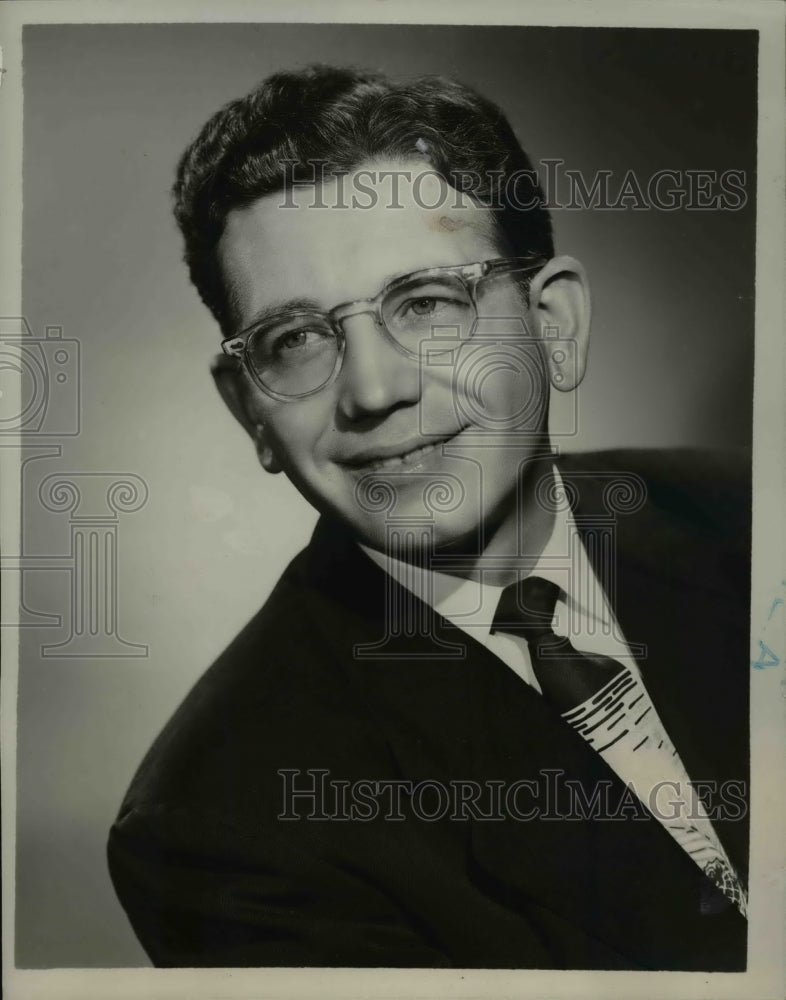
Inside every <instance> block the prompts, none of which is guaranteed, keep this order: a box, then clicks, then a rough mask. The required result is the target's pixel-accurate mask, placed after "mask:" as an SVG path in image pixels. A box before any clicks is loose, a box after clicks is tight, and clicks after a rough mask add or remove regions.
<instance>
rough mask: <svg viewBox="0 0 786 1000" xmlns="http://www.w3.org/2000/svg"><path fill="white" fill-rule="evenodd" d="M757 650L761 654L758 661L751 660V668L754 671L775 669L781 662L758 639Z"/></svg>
mask: <svg viewBox="0 0 786 1000" xmlns="http://www.w3.org/2000/svg"><path fill="white" fill-rule="evenodd" d="M759 648H760V649H761V653H760V654H759V658H758V660H751V666H752V667H753V668H754V669H755V670H764V669H765V667H777V666H778V664H779V663H780V662H781V661H780V657H779V656H777V655H776V654H775V653H773V651H772V650H771V649H770V647H769V646H767V645H766V644H765V643H763V642H762V641H761V639H759Z"/></svg>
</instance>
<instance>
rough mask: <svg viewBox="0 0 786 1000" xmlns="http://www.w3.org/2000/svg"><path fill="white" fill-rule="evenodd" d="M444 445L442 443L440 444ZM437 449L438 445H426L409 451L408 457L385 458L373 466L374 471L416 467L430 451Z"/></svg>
mask: <svg viewBox="0 0 786 1000" xmlns="http://www.w3.org/2000/svg"><path fill="white" fill-rule="evenodd" d="M438 443H439V444H442V442H441V441H440V442H438ZM436 447H437V445H436V444H426V445H423V446H422V447H420V448H415V449H414V450H413V451H408V452H407V453H406V455H394V456H393V457H392V458H383V459H380V460H379V461H377V462H374V463H373V464H372V468H374V469H395V468H400V467H401V466H402V465H415V464H416V463H417V462H419V461H420V459H421V458H422V457H423V456H424V455H427V454H428V453H429V452H430V451H433V450H434V449H435V448H436Z"/></svg>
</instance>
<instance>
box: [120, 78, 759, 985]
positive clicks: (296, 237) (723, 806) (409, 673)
mask: <svg viewBox="0 0 786 1000" xmlns="http://www.w3.org/2000/svg"><path fill="white" fill-rule="evenodd" d="M175 195H176V215H177V219H178V222H179V224H180V227H181V230H182V232H183V234H184V237H185V244H186V260H187V263H188V265H189V268H190V274H191V277H192V280H193V282H194V284H195V285H196V287H197V289H198V290H199V292H200V294H201V296H202V298H203V300H204V301H205V303H206V304H207V305H208V307H209V308H210V310H211V311H212V313H213V315H214V316H215V317H216V319H217V321H218V323H219V325H220V327H221V329H222V332H223V335H224V341H223V347H224V354H223V355H222V358H221V359H220V361H218V362H217V363H216V366H215V370H214V375H215V378H216V382H217V385H218V388H219V391H220V392H221V394H222V396H223V398H224V399H225V401H226V402H227V404H228V406H229V407H230V409H231V410H232V412H233V413H234V415H235V416H236V417H237V419H238V420H239V422H240V423H241V424H242V426H243V427H244V428H245V429H246V431H247V432H248V433H249V435H250V436H251V438H252V439H253V441H254V445H255V448H256V451H257V454H258V457H259V461H260V462H261V464H262V466H263V468H264V469H265V470H267V471H268V472H271V473H276V472H281V471H283V472H285V473H286V475H287V476H288V478H289V479H290V480H291V481H292V482H293V484H294V485H295V486H296V487H297V489H298V490H299V491H300V492H301V493H302V494H303V495H304V496H305V497H306V498H307V499H308V500H309V501H310V502H311V503H312V504H313V505H314V506H315V507H316V508H317V510H318V511H319V512H320V513H321V515H322V518H321V520H320V523H319V525H318V527H317V529H316V531H315V534H314V537H313V538H312V540H311V543H310V544H309V546H308V548H307V549H305V550H304V552H302V553H301V554H300V555H299V556H298V557H297V558H296V559H295V560H294V561H293V562H292V564H291V565H290V567H289V568H288V569H287V571H286V572H285V573H284V575H283V577H282V578H281V580H280V581H279V583H278V585H277V586H276V588H275V589H274V591H273V593H272V594H271V596H270V598H269V600H268V601H267V603H266V604H265V606H264V607H263V608H262V610H261V611H260V612H259V613H258V614H257V615H256V616H255V617H254V618H253V619H252V621H251V622H250V623H249V624H248V626H247V627H246V628H245V629H244V630H243V631H242V632H241V634H240V635H239V636H238V637H237V638H236V639H235V640H234V642H233V643H232V644H231V645H230V646H229V648H228V649H227V650H226V652H225V653H224V654H223V655H222V656H221V657H220V658H219V660H218V661H217V662H216V663H215V664H214V665H213V666H212V667H211V668H210V670H208V672H207V673H206V674H205V675H204V676H203V677H202V678H201V679H200V681H199V682H198V683H197V685H196V686H195V688H194V689H193V691H192V692H191V693H190V695H189V696H188V698H187V699H186V701H185V702H184V703H183V705H181V707H180V708H179V710H178V711H177V712H176V714H175V715H174V717H173V719H172V720H171V721H170V723H169V724H168V725H167V726H166V728H165V729H164V731H163V733H162V734H161V735H160V736H159V738H158V739H157V741H156V742H155V744H154V746H153V747H152V748H151V750H150V751H149V753H148V755H147V757H146V758H145V761H144V762H143V764H142V766H141V768H140V770H139V772H138V773H137V775H136V777H135V779H134V781H133V783H132V785H131V788H130V789H129V792H128V794H127V796H126V799H125V802H124V804H123V806H122V809H121V812H120V815H119V817H118V820H117V822H116V823H115V825H114V827H113V830H112V834H111V838H110V845H109V860H110V868H111V872H112V876H113V879H114V882H115V886H116V888H117V891H118V893H119V896H120V898H121V900H122V902H123V905H124V906H125V908H126V910H127V912H128V914H129V917H130V919H131V921H132V924H133V926H134V928H135V930H136V932H137V934H138V936H139V938H140V940H141V942H142V944H143V945H144V947H145V948H146V949H147V951H148V953H149V954H150V956H151V958H152V960H153V961H154V962H155V963H156V964H159V965H179V966H195V965H217V966H227V967H231V966H255V965H258V966H264V965H292V966H299V965H317V966H319V965H323V966H342V965H344V966H434V967H439V966H443V967H444V966H457V967H500V968H583V969H599V968H600V969H694V970H695V969H702V970H710V969H712V970H729V971H731V970H739V969H744V968H745V954H746V951H745V949H746V933H745V926H746V925H745V912H746V888H745V878H744V869H745V866H746V856H747V832H746V830H747V828H746V823H745V815H746V804H745V795H746V790H747V710H746V703H747V702H746V700H747V670H746V666H747V616H748V607H747V601H748V585H749V580H748V542H747V539H748V529H749V506H748V503H747V499H746V489H745V486H744V485H742V486H741V485H740V477H739V476H735V475H733V474H732V473H730V472H729V471H727V470H726V469H725V468H724V466H723V463H720V462H719V461H718V460H717V459H716V460H711V459H707V458H702V459H701V460H700V458H699V456H696V455H693V454H683V455H671V456H661V455H657V454H647V455H635V454H622V453H617V454H605V455H594V456H559V455H558V454H557V453H556V451H555V449H554V448H553V447H552V446H551V444H550V443H549V435H548V409H549V407H548V401H549V394H550V392H551V391H552V390H556V391H559V392H570V391H572V390H574V389H575V388H576V386H577V385H578V384H579V382H580V381H581V377H582V375H583V372H584V366H585V360H586V351H587V340H588V333H589V319H590V298H589V291H588V285H587V279H586V275H585V272H584V270H583V268H582V267H581V265H580V264H579V263H578V262H577V261H575V260H573V259H572V258H570V257H566V256H555V254H554V248H553V245H552V237H551V227H550V221H549V218H548V214H547V212H546V211H545V209H544V208H543V206H542V203H541V200H540V198H539V190H538V188H537V183H536V179H535V177H534V174H533V171H532V168H531V164H530V162H529V160H528V159H527V157H526V155H525V154H524V153H523V151H522V150H521V148H520V146H519V144H518V141H517V140H516V138H515V136H514V135H513V133H512V131H511V129H510V127H509V126H508V124H507V122H506V121H505V119H504V117H503V116H502V114H501V113H500V111H499V109H497V108H496V107H495V106H494V105H492V104H490V103H489V102H487V101H485V100H484V99H482V98H480V97H478V96H477V95H476V94H474V93H473V92H471V91H469V90H468V89H466V88H464V87H462V86H460V85H458V84H455V83H451V82H449V81H446V80H442V79H436V78H434V79H426V80H419V81H415V82H414V83H411V84H394V83H392V82H390V81H388V80H386V79H384V78H381V77H378V76H374V75H366V74H359V73H355V72H351V71H344V70H335V69H329V68H315V69H311V70H308V71H304V72H301V73H291V74H278V75H276V76H273V77H271V78H270V79H268V80H267V81H265V82H264V83H263V84H262V85H261V86H260V87H259V88H257V89H256V90H255V91H254V92H252V94H250V95H249V96H248V97H246V98H244V99H243V100H239V101H236V102H234V103H232V104H230V105H228V106H227V107H226V108H224V109H223V110H222V111H220V112H219V113H218V114H217V115H216V116H214V118H213V119H211V121H209V122H208V124H207V125H206V126H205V128H204V129H203V131H202V133H201V134H200V135H199V137H198V138H197V139H196V140H195V142H194V143H193V144H192V145H191V147H190V148H189V149H188V150H187V151H186V153H185V154H184V156H183V158H182V160H181V163H180V167H179V173H178V180H177V184H176V187H175ZM270 527H271V530H275V525H271V526H270Z"/></svg>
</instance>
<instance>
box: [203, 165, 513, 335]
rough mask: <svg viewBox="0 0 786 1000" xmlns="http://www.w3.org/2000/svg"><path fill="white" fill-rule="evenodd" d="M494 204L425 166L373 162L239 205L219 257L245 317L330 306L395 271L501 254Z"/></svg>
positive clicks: (366, 292)
mask: <svg viewBox="0 0 786 1000" xmlns="http://www.w3.org/2000/svg"><path fill="white" fill-rule="evenodd" d="M495 233H496V230H495V226H494V221H493V217H492V215H491V213H490V212H489V210H488V209H486V208H484V207H482V206H479V205H477V204H475V203H474V202H472V201H471V200H470V199H469V198H467V197H466V196H463V195H461V194H460V193H459V192H457V191H456V190H454V189H453V188H452V187H450V185H448V184H447V183H446V182H445V181H444V180H443V179H442V178H440V177H438V176H437V175H436V174H435V172H434V171H433V170H432V169H431V168H430V167H428V166H427V165H426V164H424V163H423V161H422V160H416V161H375V162H373V163H368V164H365V165H363V166H361V167H358V168H357V169H356V170H354V171H352V172H350V173H349V174H347V175H346V176H345V177H342V178H333V179H330V180H328V181H327V182H326V183H324V184H322V185H320V187H319V188H318V189H316V188H315V187H313V186H303V187H297V188H294V189H290V190H289V191H287V192H283V191H281V192H276V193H274V194H270V195H266V196H265V197H263V198H260V199H258V200H257V201H255V202H254V203H252V204H251V205H249V206H246V207H243V208H239V209H235V210H233V211H232V212H231V213H230V214H229V216H228V218H227V222H226V226H225V230H224V234H223V236H222V238H221V241H220V243H219V261H220V265H221V269H222V274H223V276H224V280H225V281H226V282H227V284H228V289H229V293H230V300H231V303H232V307H233V311H234V312H235V313H236V314H237V317H236V318H237V319H238V321H243V320H247V319H248V317H249V315H250V314H251V313H252V312H254V311H256V310H258V309H260V308H266V307H269V306H270V305H275V304H277V303H278V302H279V301H281V302H284V301H286V300H287V299H288V298H296V297H299V298H302V297H303V296H304V295H308V296H309V297H311V298H314V299H315V300H316V301H318V302H320V303H321V304H323V305H325V306H332V305H335V304H337V302H339V301H341V300H343V299H352V298H363V297H366V296H370V295H374V294H376V292H377V291H378V290H379V287H380V286H381V284H383V283H384V281H385V280H387V279H388V278H390V277H393V276H394V275H396V274H402V273H405V272H407V271H413V270H417V269H419V268H422V267H433V266H439V265H447V264H461V263H468V262H471V261H476V260H483V259H487V258H490V257H494V256H498V255H499V247H498V246H497V242H496V239H495Z"/></svg>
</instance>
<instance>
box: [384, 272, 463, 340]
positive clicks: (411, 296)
mask: <svg viewBox="0 0 786 1000" xmlns="http://www.w3.org/2000/svg"><path fill="white" fill-rule="evenodd" d="M382 319H383V321H384V323H385V326H386V327H387V329H388V330H389V331H390V334H391V336H392V337H394V338H395V339H396V340H397V341H398V343H399V344H401V346H402V347H403V348H404V349H405V350H407V351H411V352H412V353H413V354H420V353H421V351H422V350H423V349H424V347H425V346H426V342H427V341H431V342H432V343H433V346H434V348H435V349H437V350H451V348H452V346H453V345H454V344H455V342H456V341H459V342H461V341H465V340H468V339H469V338H470V337H471V336H472V324H473V321H474V319H475V308H474V306H473V304H472V299H471V298H470V296H469V293H468V292H467V290H466V288H465V287H464V283H463V282H462V281H461V279H460V278H458V277H456V276H455V275H451V274H443V275H439V276H432V277H428V276H425V277H416V278H413V279H411V280H410V281H408V282H406V283H405V284H403V285H399V286H397V287H395V288H392V289H391V290H390V291H389V292H388V294H387V295H386V296H385V298H384V300H383V302H382ZM430 353H432V351H431V350H430Z"/></svg>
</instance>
